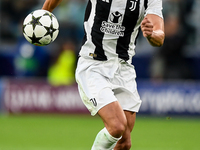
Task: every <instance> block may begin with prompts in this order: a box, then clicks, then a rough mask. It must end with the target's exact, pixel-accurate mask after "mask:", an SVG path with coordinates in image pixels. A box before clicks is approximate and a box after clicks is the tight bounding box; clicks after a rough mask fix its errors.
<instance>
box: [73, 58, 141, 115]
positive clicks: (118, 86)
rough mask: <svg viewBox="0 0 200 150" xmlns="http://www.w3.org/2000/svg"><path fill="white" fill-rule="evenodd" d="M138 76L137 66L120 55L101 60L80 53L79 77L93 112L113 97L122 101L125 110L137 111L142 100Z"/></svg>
mask: <svg viewBox="0 0 200 150" xmlns="http://www.w3.org/2000/svg"><path fill="white" fill-rule="evenodd" d="M135 78H136V73H135V69H134V66H133V65H131V64H128V63H127V62H125V61H123V60H121V59H119V58H115V59H112V60H108V61H98V60H93V59H90V58H87V59H86V58H83V57H80V58H79V60H78V64H77V69H76V81H77V83H78V89H79V93H80V96H81V99H82V101H83V103H84V104H85V106H86V107H87V108H88V110H89V111H90V112H91V115H95V114H96V113H97V112H98V111H99V110H100V109H101V108H102V107H104V106H105V105H107V104H109V103H112V102H114V101H119V103H120V105H121V107H122V108H123V110H128V111H132V112H138V111H139V108H140V105H141V100H140V96H139V95H138V91H137V85H136V81H135Z"/></svg>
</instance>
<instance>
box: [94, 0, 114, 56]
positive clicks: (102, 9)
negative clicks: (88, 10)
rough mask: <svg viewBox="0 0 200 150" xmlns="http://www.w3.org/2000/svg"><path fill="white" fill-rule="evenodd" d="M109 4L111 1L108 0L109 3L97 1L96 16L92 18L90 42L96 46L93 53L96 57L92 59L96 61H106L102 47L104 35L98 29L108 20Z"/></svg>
mask: <svg viewBox="0 0 200 150" xmlns="http://www.w3.org/2000/svg"><path fill="white" fill-rule="evenodd" d="M111 3H112V0H109V3H108V2H106V1H102V0H97V4H96V11H95V12H96V15H95V17H94V24H93V27H92V32H91V36H92V42H93V43H94V45H96V48H95V51H94V53H95V54H96V56H97V57H94V59H97V60H107V57H106V55H105V53H104V50H103V45H102V41H103V37H104V33H102V32H101V31H100V27H101V23H102V22H103V21H107V20H108V17H109V12H110V6H111V5H110V4H111ZM97 16H98V17H97Z"/></svg>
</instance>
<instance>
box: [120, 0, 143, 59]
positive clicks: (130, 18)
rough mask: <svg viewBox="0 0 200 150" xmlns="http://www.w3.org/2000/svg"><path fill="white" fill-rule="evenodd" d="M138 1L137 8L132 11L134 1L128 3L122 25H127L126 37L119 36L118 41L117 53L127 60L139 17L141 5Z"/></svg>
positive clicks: (135, 0) (137, 0)
mask: <svg viewBox="0 0 200 150" xmlns="http://www.w3.org/2000/svg"><path fill="white" fill-rule="evenodd" d="M134 2H137V3H136V8H135V10H133V11H131V10H130V8H131V6H132V2H130V1H129V0H128V1H127V4H126V10H125V14H124V20H123V22H122V26H125V28H126V29H125V32H124V37H119V39H118V41H117V47H116V53H117V54H118V55H119V58H121V59H123V60H125V61H127V60H128V59H129V55H128V50H129V43H130V40H131V34H132V32H133V30H134V28H135V26H136V24H137V21H138V17H139V5H140V0H134Z"/></svg>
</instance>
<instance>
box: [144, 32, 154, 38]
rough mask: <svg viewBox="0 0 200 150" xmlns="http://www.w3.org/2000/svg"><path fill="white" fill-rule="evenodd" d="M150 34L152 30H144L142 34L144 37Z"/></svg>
mask: <svg viewBox="0 0 200 150" xmlns="http://www.w3.org/2000/svg"><path fill="white" fill-rule="evenodd" d="M151 35H152V32H149V31H144V32H143V36H144V37H148V36H151Z"/></svg>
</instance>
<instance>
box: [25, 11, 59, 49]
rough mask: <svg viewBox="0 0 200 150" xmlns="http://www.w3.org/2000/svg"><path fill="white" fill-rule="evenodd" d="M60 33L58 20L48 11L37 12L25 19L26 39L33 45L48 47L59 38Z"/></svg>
mask: <svg viewBox="0 0 200 150" xmlns="http://www.w3.org/2000/svg"><path fill="white" fill-rule="evenodd" d="M58 33H59V23H58V20H57V19H56V17H55V16H54V15H53V14H52V13H51V12H49V11H47V10H42V9H40V10H35V11H33V12H31V13H30V14H29V15H28V16H27V17H26V18H25V19H24V22H23V34H24V37H25V38H26V40H27V41H28V42H30V43H31V44H33V45H36V46H45V45H48V44H50V43H52V42H53V41H54V40H55V39H56V38H57V36H58Z"/></svg>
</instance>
